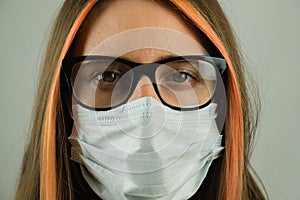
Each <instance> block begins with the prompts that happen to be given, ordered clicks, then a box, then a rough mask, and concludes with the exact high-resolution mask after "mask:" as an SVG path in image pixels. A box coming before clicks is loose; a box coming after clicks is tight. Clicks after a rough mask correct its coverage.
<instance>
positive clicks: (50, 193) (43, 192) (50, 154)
mask: <svg viewBox="0 0 300 200" xmlns="http://www.w3.org/2000/svg"><path fill="white" fill-rule="evenodd" d="M97 2H98V0H90V1H88V2H87V3H86V5H85V6H84V8H83V9H82V10H81V12H80V13H79V14H78V16H77V18H76V19H75V21H74V23H73V25H72V27H71V29H70V32H69V34H68V36H67V37H66V40H65V43H64V45H63V48H62V50H61V53H60V56H59V59H58V62H57V65H56V69H55V72H54V75H53V78H52V82H51V87H50V92H49V95H48V100H47V105H46V112H45V116H44V129H43V138H42V141H43V144H42V154H41V169H40V170H41V175H40V178H41V179H40V180H41V183H40V199H41V200H55V199H56V196H57V194H56V193H57V190H56V187H57V185H56V184H57V183H56V181H57V180H56V142H55V141H56V132H55V130H56V109H57V97H58V90H59V83H60V80H59V78H60V67H61V62H62V60H63V58H64V57H65V55H66V53H67V52H68V50H69V48H70V46H71V44H72V42H73V40H74V37H75V35H76V33H77V31H78V29H79V27H80V26H81V24H82V22H83V21H84V19H85V18H86V16H87V15H88V13H89V12H90V10H91V9H92V8H93V6H94V5H95V4H96V3H97Z"/></svg>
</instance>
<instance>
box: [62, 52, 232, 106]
mask: <svg viewBox="0 0 300 200" xmlns="http://www.w3.org/2000/svg"><path fill="white" fill-rule="evenodd" d="M95 60H105V61H111V62H114V61H116V62H120V63H123V64H126V65H127V66H129V67H130V68H131V69H133V68H135V67H137V66H141V65H144V66H145V65H151V67H145V68H143V71H141V70H138V71H135V73H134V76H133V81H132V84H131V86H132V89H131V90H130V92H129V94H128V95H127V97H126V98H125V99H124V101H122V102H121V103H119V104H117V105H114V106H111V107H106V108H95V107H91V106H88V105H85V104H84V103H82V102H81V101H80V100H79V99H78V98H77V97H76V95H75V94H74V92H73V89H72V88H73V86H72V81H71V74H72V69H73V67H74V66H75V64H76V63H79V62H83V61H95ZM179 60H200V61H206V62H209V63H211V64H212V65H213V66H214V67H215V68H217V70H216V71H219V72H220V74H221V75H223V74H224V72H225V71H226V69H227V64H226V61H225V59H223V58H217V57H210V56H204V55H186V56H176V57H171V58H167V59H163V60H160V61H156V62H152V63H137V62H133V61H129V60H126V59H123V58H118V57H113V56H102V55H86V56H77V57H70V58H65V59H63V61H62V67H61V75H65V78H66V82H67V86H68V88H69V90H70V92H72V96H73V97H74V99H75V100H76V102H77V103H78V104H79V105H81V106H82V107H84V108H87V109H89V110H95V111H107V110H111V109H113V108H116V107H118V106H120V105H122V104H124V103H125V102H127V101H128V99H129V98H130V97H131V95H132V93H133V91H134V90H135V88H136V85H137V83H138V81H139V80H140V78H141V76H143V75H145V76H147V77H148V78H149V79H150V80H151V82H152V85H153V88H154V90H155V92H156V94H157V96H158V97H159V99H160V100H161V102H162V104H163V105H166V106H168V107H170V108H172V109H174V110H180V111H190V110H197V109H201V108H204V107H206V106H207V105H208V104H210V103H211V99H212V98H210V99H209V100H208V101H207V102H206V103H204V104H202V105H199V106H194V107H176V106H172V105H170V104H168V103H167V102H165V101H164V99H163V98H162V97H161V95H160V92H159V89H158V87H157V84H156V81H155V72H156V69H157V68H158V67H159V66H160V65H162V64H166V63H169V62H174V61H179ZM147 69H148V70H147ZM217 81H218V79H217ZM217 84H218V83H217Z"/></svg>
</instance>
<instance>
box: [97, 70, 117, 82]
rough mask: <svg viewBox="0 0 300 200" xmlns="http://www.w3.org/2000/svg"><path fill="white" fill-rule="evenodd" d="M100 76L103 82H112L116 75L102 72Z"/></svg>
mask: <svg viewBox="0 0 300 200" xmlns="http://www.w3.org/2000/svg"><path fill="white" fill-rule="evenodd" d="M100 76H101V77H100V79H102V80H103V81H105V82H114V81H116V80H117V75H116V74H115V73H113V72H104V73H103V74H101V75H100Z"/></svg>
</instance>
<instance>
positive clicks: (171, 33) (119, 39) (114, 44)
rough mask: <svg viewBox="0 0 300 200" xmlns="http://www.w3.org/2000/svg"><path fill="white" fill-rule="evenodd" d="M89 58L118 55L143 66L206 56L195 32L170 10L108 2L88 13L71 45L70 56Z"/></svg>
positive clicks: (133, 0)
mask: <svg viewBox="0 0 300 200" xmlns="http://www.w3.org/2000/svg"><path fill="white" fill-rule="evenodd" d="M121 47H122V48H125V49H126V48H127V47H128V52H126V51H124V50H123V49H122V48H121ZM89 54H93V55H95V54H98V55H111V56H120V54H122V57H123V58H126V59H128V60H131V61H135V62H140V63H147V62H154V61H157V60H160V59H161V58H163V57H168V56H170V54H173V55H175V54H177V55H178V54H179V55H182V54H185V55H188V54H189V55H191V54H197V55H205V54H207V52H206V51H205V49H204V48H203V45H202V41H201V38H200V37H199V35H198V33H197V31H195V29H194V28H193V27H191V25H189V24H188V23H187V22H186V21H185V20H184V19H183V17H182V16H181V15H180V14H179V13H178V12H176V11H175V10H174V8H171V7H170V6H168V5H165V4H164V3H162V2H156V1H152V0H126V2H125V1H124V0H109V1H104V2H102V3H100V4H98V5H96V6H95V7H94V8H93V9H92V11H91V12H90V13H89V16H88V17H87V19H86V20H85V22H84V24H83V26H82V27H81V29H80V31H79V32H78V34H77V37H76V39H75V41H74V43H73V45H72V48H71V55H72V56H80V55H89Z"/></svg>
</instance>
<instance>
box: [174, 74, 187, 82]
mask: <svg viewBox="0 0 300 200" xmlns="http://www.w3.org/2000/svg"><path fill="white" fill-rule="evenodd" d="M187 78H188V75H187V74H186V73H175V74H174V75H173V79H174V81H176V82H184V81H186V80H187Z"/></svg>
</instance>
